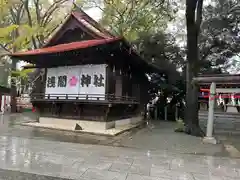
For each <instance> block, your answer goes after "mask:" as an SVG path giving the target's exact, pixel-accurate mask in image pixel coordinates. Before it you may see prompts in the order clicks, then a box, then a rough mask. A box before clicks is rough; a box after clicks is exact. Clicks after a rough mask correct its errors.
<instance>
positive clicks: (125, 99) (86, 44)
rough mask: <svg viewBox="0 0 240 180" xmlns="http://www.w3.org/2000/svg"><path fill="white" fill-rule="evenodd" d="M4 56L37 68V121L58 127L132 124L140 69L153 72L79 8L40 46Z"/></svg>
mask: <svg viewBox="0 0 240 180" xmlns="http://www.w3.org/2000/svg"><path fill="white" fill-rule="evenodd" d="M10 56H11V58H15V59H18V60H23V61H25V62H28V63H31V64H34V67H35V68H37V69H41V71H42V76H41V78H39V79H38V80H37V81H36V82H35V87H34V88H33V92H32V94H31V102H32V103H33V106H34V107H36V108H37V109H38V110H39V113H40V117H39V122H38V125H37V126H42V127H57V128H60V129H71V130H74V129H76V127H78V128H79V127H81V128H80V129H82V131H89V132H103V131H106V130H109V129H114V128H115V129H116V128H120V129H121V128H122V129H124V128H123V127H125V126H129V127H134V126H136V125H138V124H139V123H141V122H142V121H143V119H142V118H141V112H143V111H144V108H145V105H146V103H147V102H148V100H149V97H148V87H149V80H148V78H147V76H146V74H147V73H152V72H159V70H158V69H157V68H155V67H154V66H152V65H150V64H148V63H147V62H146V61H144V60H143V59H141V57H140V56H139V55H138V54H137V53H136V52H135V51H134V49H132V48H131V46H130V45H129V44H128V42H127V41H126V40H125V39H124V38H122V37H116V36H114V35H112V34H111V33H109V32H108V31H107V30H105V29H103V28H102V27H101V26H100V25H99V24H98V23H97V22H96V21H94V20H93V19H92V18H90V17H89V16H88V15H87V14H86V13H85V12H83V11H82V10H78V11H74V12H72V13H71V14H70V15H69V16H68V17H67V18H66V20H65V22H64V23H63V24H62V25H61V26H60V27H59V28H58V29H57V30H56V32H55V33H54V35H53V36H52V37H51V38H50V40H49V41H48V42H47V43H46V44H45V46H44V47H42V48H41V49H35V50H30V51H27V52H17V53H14V54H11V55H10Z"/></svg>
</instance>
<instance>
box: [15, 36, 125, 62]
mask: <svg viewBox="0 0 240 180" xmlns="http://www.w3.org/2000/svg"><path fill="white" fill-rule="evenodd" d="M119 40H122V38H108V39H96V40H87V41H79V42H72V43H67V44H59V45H56V46H50V47H45V48H41V49H34V50H30V51H25V52H17V53H13V54H11V57H16V58H17V57H19V58H20V57H21V56H30V55H44V54H51V53H58V52H66V51H72V50H77V49H84V48H88V47H94V46H98V45H103V44H108V43H111V42H117V41H119Z"/></svg>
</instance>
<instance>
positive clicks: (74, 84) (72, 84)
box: [69, 76, 78, 86]
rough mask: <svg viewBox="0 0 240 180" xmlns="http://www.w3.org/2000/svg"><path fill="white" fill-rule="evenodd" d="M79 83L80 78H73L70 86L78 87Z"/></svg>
mask: <svg viewBox="0 0 240 180" xmlns="http://www.w3.org/2000/svg"><path fill="white" fill-rule="evenodd" d="M77 82H78V78H77V77H76V76H72V77H71V78H70V80H69V85H70V86H76V85H77Z"/></svg>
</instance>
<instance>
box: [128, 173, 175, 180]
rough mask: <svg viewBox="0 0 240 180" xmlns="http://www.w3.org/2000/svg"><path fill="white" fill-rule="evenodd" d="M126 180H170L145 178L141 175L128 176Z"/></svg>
mask: <svg viewBox="0 0 240 180" xmlns="http://www.w3.org/2000/svg"><path fill="white" fill-rule="evenodd" d="M126 180H170V179H166V178H161V177H150V176H143V175H139V174H128V176H127V179H126Z"/></svg>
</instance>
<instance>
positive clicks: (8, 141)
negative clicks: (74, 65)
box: [0, 136, 240, 180]
mask: <svg viewBox="0 0 240 180" xmlns="http://www.w3.org/2000/svg"><path fill="white" fill-rule="evenodd" d="M0 169H2V170H12V171H14V172H13V174H14V173H17V172H16V171H20V172H23V173H22V175H23V176H26V177H28V176H29V174H25V173H31V174H37V175H42V176H52V177H61V178H70V179H80V180H93V179H94V180H113V179H115V180H138V179H140V180H141V179H143V180H145V179H146V180H148V179H151V180H152V179H153V180H160V179H166V180H196V179H199V180H237V179H239V178H240V159H231V158H221V157H212V156H197V155H186V154H176V153H170V152H167V151H150V150H148V151H145V150H137V149H131V148H121V147H110V146H101V145H83V144H76V143H66V142H58V143H56V141H47V140H40V139H26V138H20V137H10V136H0ZM0 172H1V171H0ZM7 173H9V172H8V171H6V172H5V171H4V173H3V174H7ZM20 175H21V174H20ZM39 177H40V176H39ZM0 178H1V176H0ZM44 178H47V177H43V179H44ZM29 179H31V178H29ZM32 179H33V178H32ZM39 179H40V178H39Z"/></svg>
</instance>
